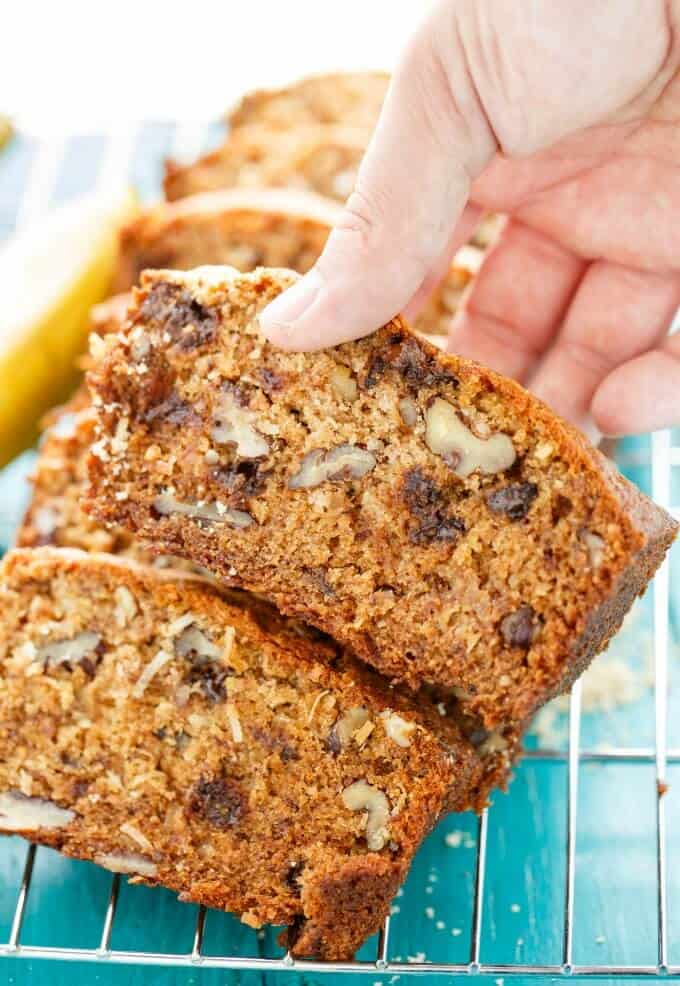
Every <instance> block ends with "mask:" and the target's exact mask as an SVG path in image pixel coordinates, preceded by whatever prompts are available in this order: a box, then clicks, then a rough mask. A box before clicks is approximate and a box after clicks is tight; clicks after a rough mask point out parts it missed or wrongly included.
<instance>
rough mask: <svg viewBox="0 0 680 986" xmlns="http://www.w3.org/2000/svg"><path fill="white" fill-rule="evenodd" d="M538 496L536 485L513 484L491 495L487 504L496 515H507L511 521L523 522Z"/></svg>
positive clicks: (487, 499)
mask: <svg viewBox="0 0 680 986" xmlns="http://www.w3.org/2000/svg"><path fill="white" fill-rule="evenodd" d="M537 496H538V486H537V485H536V483H511V484H510V485H509V486H501V488H500V489H498V490H494V491H493V492H492V493H489V495H488V496H487V498H486V502H487V505H488V507H489V510H492V511H493V513H495V514H505V516H506V517H509V518H510V520H523V519H524V518H525V517H526V515H527V514H528V513H529V508H530V507H531V504H532V503H533V502H534V500H535V499H536V497H537Z"/></svg>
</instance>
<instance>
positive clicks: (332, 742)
mask: <svg viewBox="0 0 680 986" xmlns="http://www.w3.org/2000/svg"><path fill="white" fill-rule="evenodd" d="M326 749H327V750H328V752H329V753H332V754H333V756H334V757H337V756H338V755H339V754H340V753H342V743H341V742H340V737H339V736H338V734H337V731H336V729H335V726H333V728H332V729H331V731H330V733H329V734H328V736H327V737H326Z"/></svg>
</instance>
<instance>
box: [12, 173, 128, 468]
mask: <svg viewBox="0 0 680 986" xmlns="http://www.w3.org/2000/svg"><path fill="white" fill-rule="evenodd" d="M134 208H135V205H134V197H133V194H132V192H130V191H129V190H128V189H127V188H125V189H119V190H117V191H115V192H113V193H111V192H108V191H107V192H105V193H102V192H96V193H93V194H91V195H88V196H85V197H83V198H80V199H77V200H76V201H74V202H73V203H69V204H68V205H67V206H63V207H62V208H60V209H58V210H56V211H55V212H53V213H52V214H50V215H49V216H48V217H47V219H45V220H44V221H42V222H41V223H40V224H38V225H35V226H32V227H30V228H29V229H27V230H25V231H22V232H20V233H19V234H18V235H16V236H15V237H13V238H12V239H11V240H10V241H9V242H8V243H7V244H6V245H4V246H3V247H2V248H0V286H1V287H0V467H1V466H3V465H5V464H6V463H7V462H9V461H10V460H11V459H12V458H14V456H15V455H18V453H19V452H21V451H23V450H24V449H25V448H27V447H28V446H29V445H31V444H32V443H33V441H34V440H35V438H36V435H37V431H38V427H37V424H38V421H39V419H40V418H41V417H42V415H43V414H44V413H45V411H47V410H48V409H49V408H51V407H53V406H54V405H55V404H57V403H59V402H60V401H62V400H64V399H65V398H66V397H67V396H68V395H69V393H70V391H71V390H72V388H73V386H74V385H75V383H76V380H77V371H76V369H75V359H76V357H77V356H78V354H79V353H81V352H82V351H83V349H84V347H85V344H86V335H87V327H88V313H89V311H90V309H91V308H92V306H93V305H95V304H96V303H97V302H98V301H101V300H102V298H104V297H105V296H106V295H107V293H108V290H109V285H110V282H111V278H112V275H113V271H114V267H115V264H116V261H117V256H118V231H119V228H120V226H121V224H122V223H123V222H126V221H127V220H128V219H129V218H131V216H132V214H133V212H134Z"/></svg>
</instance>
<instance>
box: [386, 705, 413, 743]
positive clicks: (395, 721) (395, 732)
mask: <svg viewBox="0 0 680 986" xmlns="http://www.w3.org/2000/svg"><path fill="white" fill-rule="evenodd" d="M382 721H383V725H384V727H385V732H386V733H387V735H388V736H389V738H390V739H391V740H392V741H393V742H394V743H396V744H397V746H402V747H407V746H410V745H411V734H412V733H413V731H414V730H415V728H416V724H415V722H408V721H407V720H406V719H402V717H401V716H400V715H397V713H396V712H383V714H382Z"/></svg>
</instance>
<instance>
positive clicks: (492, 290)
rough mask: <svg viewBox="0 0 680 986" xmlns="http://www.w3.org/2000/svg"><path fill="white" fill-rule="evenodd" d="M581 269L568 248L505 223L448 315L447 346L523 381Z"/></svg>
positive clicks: (552, 330)
mask: <svg viewBox="0 0 680 986" xmlns="http://www.w3.org/2000/svg"><path fill="white" fill-rule="evenodd" d="M584 269H585V264H584V262H583V261H582V260H581V259H580V258H579V257H577V256H576V255H575V254H573V253H571V252H570V251H569V250H566V249H565V248H564V247H561V246H560V245H559V244H557V243H555V242H554V241H553V240H551V239H548V238H547V237H545V236H543V235H542V234H541V233H538V232H536V231H535V230H532V229H530V228H529V227H528V226H524V225H522V224H521V223H518V222H515V221H514V220H511V221H509V222H508V223H507V224H506V226H505V228H504V229H503V230H502V232H501V233H500V236H499V238H498V240H497V241H496V243H495V244H494V245H493V246H492V247H491V248H490V250H489V251H488V253H487V255H486V257H485V258H484V263H483V264H482V266H481V269H480V271H479V273H478V274H477V277H476V278H475V280H474V281H473V283H472V286H471V288H470V289H469V294H468V295H467V297H466V299H465V301H464V303H463V307H462V309H461V311H460V312H459V313H458V314H457V315H456V318H455V319H454V322H453V326H452V329H451V333H450V335H449V342H448V347H447V348H448V349H449V351H451V352H456V353H460V354H461V355H462V356H467V357H469V358H470V359H475V360H477V361H478V362H480V363H483V364H484V365H485V366H489V367H491V368H492V369H494V370H498V371H499V372H501V373H505V374H506V375H507V376H511V377H514V378H515V379H516V380H519V381H523V380H525V379H526V377H527V375H528V373H529V372H530V370H531V368H532V367H533V366H534V364H535V363H536V361H537V359H538V358H539V357H540V355H541V353H542V352H543V351H544V349H545V348H546V346H547V345H548V344H549V343H550V341H551V340H552V338H553V337H554V335H555V333H556V331H557V327H558V326H559V324H560V322H561V320H562V317H563V315H564V312H565V310H566V308H567V306H568V304H569V301H570V299H571V297H572V295H573V293H574V291H575V290H576V288H577V286H578V283H579V280H580V278H581V277H582V275H583V271H584Z"/></svg>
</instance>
